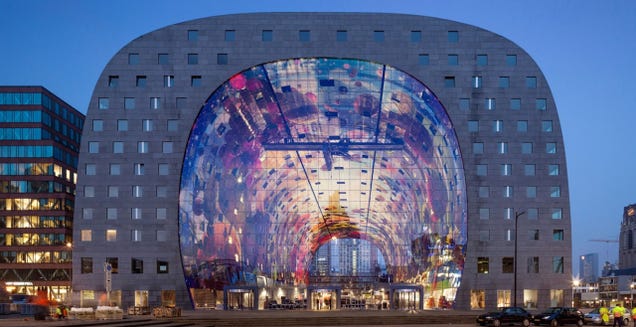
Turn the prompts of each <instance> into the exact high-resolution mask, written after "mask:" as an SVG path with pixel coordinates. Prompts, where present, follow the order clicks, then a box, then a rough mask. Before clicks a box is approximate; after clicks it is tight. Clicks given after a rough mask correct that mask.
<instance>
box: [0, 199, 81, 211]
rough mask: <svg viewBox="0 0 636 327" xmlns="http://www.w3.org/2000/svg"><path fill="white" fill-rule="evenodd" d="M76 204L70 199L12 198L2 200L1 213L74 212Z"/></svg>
mask: <svg viewBox="0 0 636 327" xmlns="http://www.w3.org/2000/svg"><path fill="white" fill-rule="evenodd" d="M74 206H75V203H74V201H73V200H70V199H48V198H10V199H0V211H4V210H7V211H18V210H28V211H31V210H56V211H57V210H63V211H72V210H73V207H74Z"/></svg>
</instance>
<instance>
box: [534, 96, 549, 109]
mask: <svg viewBox="0 0 636 327" xmlns="http://www.w3.org/2000/svg"><path fill="white" fill-rule="evenodd" d="M547 103H548V102H547V100H546V99H536V101H535V108H536V109H537V110H541V111H544V110H546V109H547V107H548V105H547Z"/></svg>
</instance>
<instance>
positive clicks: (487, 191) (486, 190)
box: [479, 186, 490, 198]
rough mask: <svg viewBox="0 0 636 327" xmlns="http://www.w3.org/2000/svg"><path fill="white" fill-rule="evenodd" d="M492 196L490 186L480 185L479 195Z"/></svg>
mask: <svg viewBox="0 0 636 327" xmlns="http://www.w3.org/2000/svg"><path fill="white" fill-rule="evenodd" d="M489 196H490V188H489V187H488V186H480V187H479V197H480V198H487V197H489Z"/></svg>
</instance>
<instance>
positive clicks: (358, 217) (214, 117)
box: [179, 58, 466, 297]
mask: <svg viewBox="0 0 636 327" xmlns="http://www.w3.org/2000/svg"><path fill="white" fill-rule="evenodd" d="M465 189H466V186H465V181H464V172H463V167H462V159H461V153H460V150H459V146H458V142H457V138H456V135H455V132H454V129H453V126H452V124H451V121H450V119H449V117H448V115H447V113H446V111H445V109H444V107H443V106H442V104H441V103H440V102H439V101H438V99H437V98H436V97H435V95H434V94H433V93H432V92H431V91H430V90H429V89H428V88H427V87H426V86H425V85H424V84H422V83H421V82H419V81H418V80H416V79H414V78H413V77H412V76H410V75H408V74H406V73H404V72H402V71H399V70H397V69H395V68H393V67H390V66H386V65H382V64H379V63H374V62H369V61H363V60H355V59H334V58H301V59H291V60H281V61H276V62H271V63H266V64H262V65H258V66H254V67H252V68H250V69H247V70H245V71H243V72H240V73H238V74H236V75H234V76H233V77H232V78H230V79H229V80H228V81H227V82H226V83H224V84H223V85H221V86H220V87H219V88H218V89H217V90H216V91H214V92H213V93H212V95H211V96H210V98H209V99H208V100H207V101H206V103H205V105H204V106H203V107H202V108H201V110H200V112H199V115H198V117H197V118H196V121H195V122H194V125H193V126H192V130H191V134H190V137H189V140H188V143H187V149H186V153H185V157H184V163H183V171H182V176H181V189H180V198H179V203H180V211H179V223H180V242H181V244H180V245H181V254H182V258H183V266H184V272H185V278H186V283H187V285H188V287H190V288H217V289H218V288H219V287H222V286H223V285H228V284H233V283H249V282H250V280H255V278H256V276H266V277H269V278H272V279H274V280H278V281H284V282H286V283H293V284H294V285H302V284H306V283H307V281H308V271H309V266H310V264H311V260H312V257H313V256H314V254H315V253H316V251H317V249H318V248H319V247H320V246H321V245H323V244H325V243H327V242H329V241H331V240H333V239H341V238H353V239H356V238H359V239H363V240H366V241H368V242H371V243H372V244H373V245H374V246H375V247H377V248H378V249H380V251H381V252H382V256H383V257H384V259H385V260H386V266H387V271H388V272H389V273H390V274H391V276H392V278H393V280H394V281H396V282H404V283H417V284H421V285H423V286H424V288H425V290H426V291H427V292H435V290H436V289H439V288H440V287H445V288H450V289H453V288H454V289H456V287H457V286H458V285H459V282H460V277H461V271H462V268H463V262H464V260H463V258H464V254H465V244H466V196H465ZM220 266H223V267H224V268H223V269H222V271H221V270H219V268H218V267H220ZM228 267H231V268H228ZM220 275H222V276H223V277H219V276H220ZM246 276H249V277H246ZM447 297H448V296H447ZM453 297H454V296H453Z"/></svg>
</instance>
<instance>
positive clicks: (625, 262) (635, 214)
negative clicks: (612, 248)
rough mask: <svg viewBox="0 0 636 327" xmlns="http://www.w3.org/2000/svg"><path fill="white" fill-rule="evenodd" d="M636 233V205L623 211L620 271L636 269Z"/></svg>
mask: <svg viewBox="0 0 636 327" xmlns="http://www.w3.org/2000/svg"><path fill="white" fill-rule="evenodd" d="M635 231H636V204H630V205H628V206H626V207H625V208H624V209H623V222H622V223H621V234H620V236H619V240H618V241H619V243H618V267H619V268H620V269H627V268H634V267H636V248H635V247H634V232H635Z"/></svg>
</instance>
